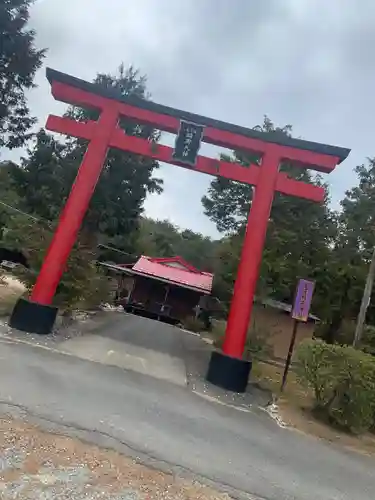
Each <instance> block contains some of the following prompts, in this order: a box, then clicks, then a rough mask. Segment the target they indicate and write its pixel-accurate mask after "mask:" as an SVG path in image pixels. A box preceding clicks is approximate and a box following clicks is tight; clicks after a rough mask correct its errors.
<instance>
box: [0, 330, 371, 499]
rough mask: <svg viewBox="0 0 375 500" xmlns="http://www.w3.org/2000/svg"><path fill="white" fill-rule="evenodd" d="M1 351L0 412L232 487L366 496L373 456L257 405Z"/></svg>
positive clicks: (74, 362)
mask: <svg viewBox="0 0 375 500" xmlns="http://www.w3.org/2000/svg"><path fill="white" fill-rule="evenodd" d="M0 358H1V359H0V400H1V408H2V410H3V411H7V412H11V411H13V410H14V411H19V410H22V411H25V412H27V414H29V415H31V416H33V417H37V418H38V419H40V421H41V422H50V423H51V422H52V423H56V425H57V426H58V425H61V426H63V427H64V428H66V429H70V430H73V431H74V432H75V435H78V436H82V437H84V438H85V439H89V440H90V441H93V442H98V443H99V444H101V445H104V446H111V447H112V446H113V447H121V446H123V447H124V450H127V452H128V453H130V454H133V455H135V456H139V457H141V459H144V460H151V461H152V463H153V464H154V465H156V466H160V467H168V468H171V469H176V470H178V471H180V473H182V474H185V473H186V474H193V475H196V476H197V477H200V478H202V480H204V481H208V482H210V481H213V482H214V483H216V484H217V485H219V486H220V487H223V488H224V489H225V488H229V490H230V491H232V492H234V494H236V495H238V496H246V495H251V496H249V498H252V496H253V497H255V498H256V497H258V498H266V499H272V500H284V499H299V500H317V499H320V500H328V499H330V500H346V499H347V500H349V499H356V500H370V498H371V499H372V498H373V497H374V494H373V492H374V486H375V474H374V465H375V461H374V460H372V459H371V458H368V457H365V456H361V455H358V454H355V453H354V452H353V453H352V452H349V451H348V452H346V451H343V450H342V449H340V448H338V447H335V446H333V445H329V444H328V443H325V442H323V441H320V440H317V439H315V438H312V437H308V436H305V435H302V434H300V433H297V432H294V431H291V430H286V429H282V428H280V427H278V426H277V425H276V424H275V423H274V422H273V421H272V420H271V419H270V418H269V417H268V416H267V415H266V414H265V413H263V412H261V411H259V410H258V411H256V410H254V411H248V412H245V411H239V410H238V409H235V408H232V407H228V406H226V405H224V404H217V403H215V402H212V401H207V400H205V399H203V398H202V397H200V396H198V395H197V394H194V393H193V392H191V391H190V390H189V389H188V388H186V387H180V386H177V385H174V384H171V383H168V382H165V381H161V380H157V379H154V378H152V377H149V376H146V375H142V374H139V373H135V372H132V371H126V370H122V369H119V368H116V367H111V366H105V365H101V364H98V363H94V362H90V361H84V360H82V359H79V358H76V357H74V356H69V355H64V354H59V353H56V352H53V351H51V350H49V349H47V348H42V347H38V346H32V345H26V344H23V343H18V342H16V343H13V342H12V341H10V340H9V339H2V341H1V343H0Z"/></svg>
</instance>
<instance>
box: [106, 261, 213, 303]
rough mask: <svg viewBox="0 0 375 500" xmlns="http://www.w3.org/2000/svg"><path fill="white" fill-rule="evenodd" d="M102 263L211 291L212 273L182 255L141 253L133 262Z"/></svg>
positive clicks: (188, 286) (207, 291)
mask: <svg viewBox="0 0 375 500" xmlns="http://www.w3.org/2000/svg"><path fill="white" fill-rule="evenodd" d="M102 264H103V265H105V266H106V267H110V268H114V269H118V270H123V271H125V272H128V273H129V274H136V275H140V276H148V277H150V278H155V279H159V280H161V281H165V282H167V283H171V284H176V285H180V286H183V287H185V288H190V289H193V290H196V291H199V292H203V293H206V294H207V293H211V289H212V282H213V279H214V275H213V274H212V273H206V272H204V271H199V270H198V269H196V268H195V267H194V266H192V265H191V264H189V263H188V262H186V261H185V260H184V259H183V258H182V257H168V258H155V257H148V256H146V255H142V256H141V257H140V258H139V259H138V260H137V262H136V263H135V264H122V265H121V264H120V265H113V264H108V263H104V262H103V263H102Z"/></svg>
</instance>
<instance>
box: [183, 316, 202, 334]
mask: <svg viewBox="0 0 375 500" xmlns="http://www.w3.org/2000/svg"><path fill="white" fill-rule="evenodd" d="M183 326H184V328H185V329H186V330H189V331H191V332H196V333H200V332H202V331H203V330H204V324H203V322H202V321H201V320H200V319H198V318H195V317H194V316H187V317H186V318H185V319H184V321H183Z"/></svg>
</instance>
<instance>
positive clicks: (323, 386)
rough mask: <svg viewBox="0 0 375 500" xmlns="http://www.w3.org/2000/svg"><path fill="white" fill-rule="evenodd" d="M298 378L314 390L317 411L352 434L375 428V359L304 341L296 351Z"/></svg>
mask: <svg viewBox="0 0 375 500" xmlns="http://www.w3.org/2000/svg"><path fill="white" fill-rule="evenodd" d="M297 360H298V363H297V367H296V371H297V376H298V379H299V381H300V382H301V384H302V385H304V386H305V387H310V388H312V390H313V392H314V398H315V404H314V407H315V410H317V411H318V413H319V414H320V415H321V416H323V417H325V418H327V420H329V421H330V422H332V423H333V424H335V425H338V426H340V427H341V428H344V429H347V430H350V431H352V432H363V431H366V430H368V429H370V428H371V427H372V426H373V425H374V417H375V359H374V358H373V357H372V356H370V355H369V354H366V353H364V352H362V351H357V350H355V349H353V348H352V347H348V346H340V345H337V344H336V345H330V344H326V343H325V342H323V341H321V340H305V341H303V342H302V343H301V344H300V346H299V348H298V350H297Z"/></svg>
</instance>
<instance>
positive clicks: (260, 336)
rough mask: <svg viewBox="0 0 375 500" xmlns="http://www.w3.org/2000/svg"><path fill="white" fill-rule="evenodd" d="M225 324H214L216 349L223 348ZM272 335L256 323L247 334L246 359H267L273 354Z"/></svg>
mask: <svg viewBox="0 0 375 500" xmlns="http://www.w3.org/2000/svg"><path fill="white" fill-rule="evenodd" d="M225 326H226V325H225V323H223V322H220V323H219V322H218V326H216V325H215V324H214V328H213V335H214V336H215V337H216V338H215V341H214V345H215V347H218V348H222V346H223V342H224V336H225ZM270 340H271V335H270V333H269V331H268V330H267V329H266V328H263V327H261V326H260V325H258V324H257V323H256V322H255V321H254V322H253V323H252V325H251V327H250V328H249V330H248V333H247V339H246V344H245V351H244V357H245V358H246V359H254V358H255V359H267V358H270V357H271V356H272V354H273V347H272V345H271V343H270Z"/></svg>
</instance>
